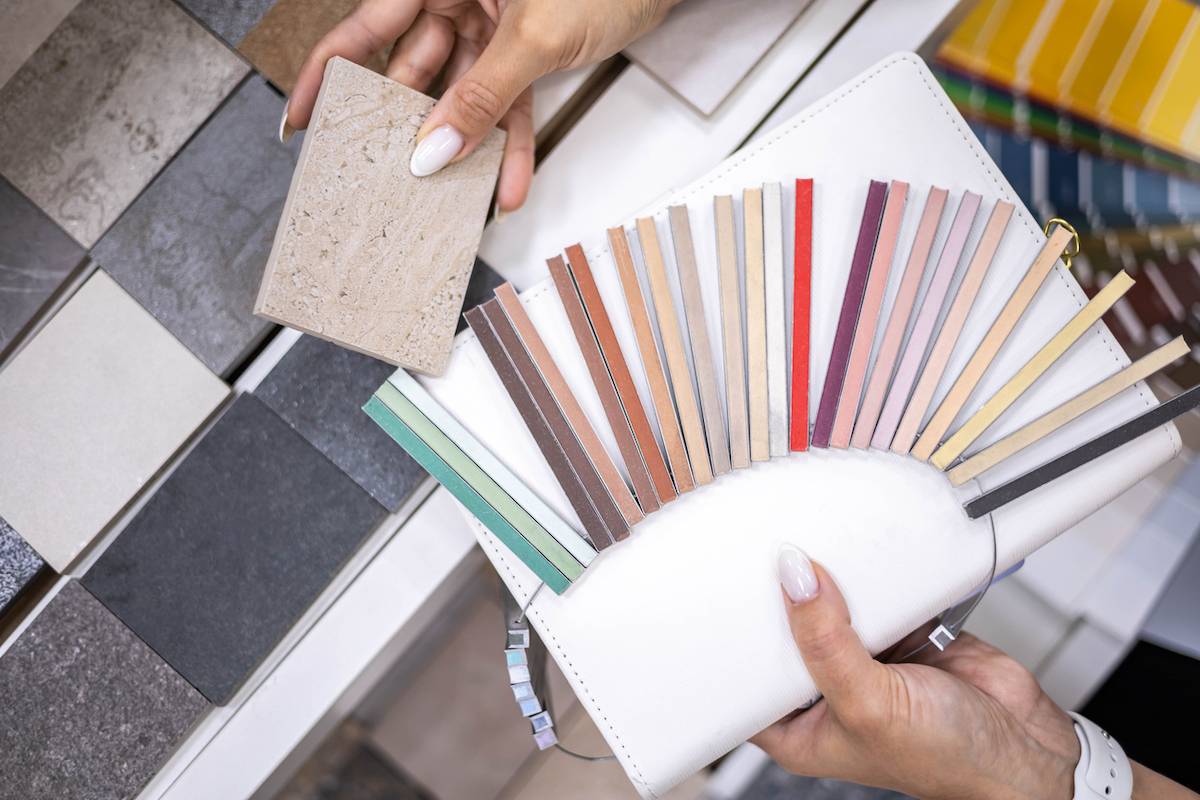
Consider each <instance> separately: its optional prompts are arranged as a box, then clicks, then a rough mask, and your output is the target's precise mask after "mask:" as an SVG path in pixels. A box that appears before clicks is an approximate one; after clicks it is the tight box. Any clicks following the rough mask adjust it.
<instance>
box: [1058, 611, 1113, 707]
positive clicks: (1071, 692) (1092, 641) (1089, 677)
mask: <svg viewBox="0 0 1200 800" xmlns="http://www.w3.org/2000/svg"><path fill="white" fill-rule="evenodd" d="M1131 645H1132V642H1124V641H1121V640H1118V639H1116V638H1114V637H1112V636H1110V635H1109V634H1107V633H1105V632H1104V631H1103V630H1101V629H1100V628H1098V627H1096V626H1095V625H1089V624H1088V623H1086V622H1081V623H1079V625H1078V626H1076V628H1075V630H1073V631H1072V632H1071V634H1070V636H1069V637H1068V638H1067V640H1066V641H1065V642H1064V643H1063V645H1062V647H1060V648H1059V649H1058V650H1057V651H1056V652H1055V653H1054V654H1053V655H1052V656H1051V657H1050V660H1049V661H1048V662H1047V663H1046V665H1045V666H1044V667H1042V668H1041V669H1040V670H1039V671H1038V673H1037V679H1038V682H1039V683H1041V685H1042V689H1044V690H1045V691H1046V694H1048V695H1050V699H1051V700H1053V701H1054V702H1056V703H1058V704H1059V705H1060V706H1062V707H1063V708H1065V709H1068V710H1074V709H1078V708H1079V707H1080V706H1082V705H1083V704H1084V703H1086V702H1087V700H1088V698H1089V697H1091V696H1092V693H1093V692H1095V691H1096V689H1097V688H1099V687H1100V684H1102V683H1104V680H1105V679H1106V678H1107V677H1108V676H1109V674H1110V673H1111V672H1112V671H1113V669H1115V668H1116V666H1117V664H1119V663H1120V662H1121V659H1122V658H1124V657H1125V653H1126V651H1127V650H1128V649H1129V647H1130V646H1131Z"/></svg>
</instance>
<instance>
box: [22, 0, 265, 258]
mask: <svg viewBox="0 0 1200 800" xmlns="http://www.w3.org/2000/svg"><path fill="white" fill-rule="evenodd" d="M246 71H247V68H246V65H245V64H244V63H243V62H242V61H241V59H239V58H238V57H237V56H236V55H234V54H233V53H231V52H230V51H229V49H228V48H226V47H225V46H224V45H223V44H221V43H220V42H219V41H217V39H216V38H215V37H213V36H212V35H211V34H210V33H208V31H206V30H204V28H202V27H201V26H200V24H199V23H198V22H196V21H195V20H193V19H192V18H190V17H189V16H188V15H187V14H185V13H184V12H183V11H182V10H181V9H180V8H179V7H177V6H176V5H175V4H174V3H172V2H170V0H82V2H80V3H79V5H77V6H76V7H75V9H74V10H73V11H72V12H71V13H70V14H68V15H67V17H66V19H64V20H63V21H62V24H61V25H59V26H58V28H57V29H56V30H55V31H54V33H53V34H51V36H50V38H49V39H47V40H46V42H45V44H43V45H42V46H41V47H40V48H39V49H38V50H37V52H35V53H34V54H33V55H32V56H31V57H30V58H29V60H28V61H26V62H25V64H24V65H23V66H22V67H21V69H20V70H18V71H17V73H16V75H14V76H13V77H12V79H11V80H10V81H9V82H8V83H7V84H6V85H5V86H4V88H3V89H0V174H2V175H4V177H6V178H8V179H9V180H10V181H12V183H13V184H14V185H15V186H16V187H17V188H18V189H20V190H21V191H22V192H24V193H25V194H26V195H27V196H28V197H29V198H30V199H32V200H33V201H34V202H35V203H37V204H38V205H39V206H41V208H42V210H43V211H45V212H46V213H47V214H49V215H50V217H51V218H52V219H53V220H54V221H55V222H57V223H58V224H59V225H61V226H62V227H63V228H64V229H65V230H66V231H67V233H69V234H71V235H72V236H73V237H75V240H76V241H78V242H80V243H81V244H83V245H84V246H85V247H91V246H92V245H93V244H95V242H96V240H97V239H99V238H100V235H101V234H103V233H104V231H105V230H106V229H107V228H108V226H109V225H111V224H112V223H113V222H114V221H115V220H116V219H117V217H118V216H120V214H121V212H122V211H124V210H125V207H126V206H128V205H129V204H130V203H131V202H133V199H134V198H135V197H137V195H138V193H139V192H140V191H141V190H142V189H143V188H145V186H146V184H147V183H149V182H150V180H151V178H153V177H154V175H155V174H156V173H157V172H158V171H159V170H160V169H162V167H163V166H164V165H165V164H166V163H167V161H168V160H170V158H171V156H173V155H174V154H175V151H177V150H178V149H179V148H180V146H181V145H183V143H184V142H185V141H187V139H188V137H189V136H191V135H192V133H193V132H194V131H195V130H196V128H198V127H199V126H200V123H202V122H204V120H205V118H206V117H207V116H208V115H209V114H210V113H211V112H212V111H213V109H215V108H216V107H217V105H218V104H219V103H220V102H221V100H222V99H224V98H225V96H226V95H227V94H229V92H230V91H232V90H233V88H234V86H236V85H237V83H238V81H239V80H241V79H242V77H243V76H244V75H245V74H246Z"/></svg>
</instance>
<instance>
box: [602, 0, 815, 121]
mask: <svg viewBox="0 0 1200 800" xmlns="http://www.w3.org/2000/svg"><path fill="white" fill-rule="evenodd" d="M809 2H811V0H688V2H686V3H680V4H679V5H677V6H675V7H674V8H673V9H671V12H670V14H668V15H667V18H666V20H664V21H663V24H662V25H660V26H659V27H658V28H656V29H654V30H652V31H650V32H649V33H647V34H646V35H645V36H643V37H641V38H640V39H638V40H636V41H634V42H633V43H632V44H631V45H629V46H628V47H626V48H625V55H627V56H629V57H630V58H631V59H633V60H634V61H636V62H637V63H638V64H639V65H641V67H642V68H643V69H645V70H646V71H647V72H649V73H650V74H651V75H653V76H654V77H656V78H658V79H659V80H660V81H662V82H663V83H664V84H666V86H667V88H668V89H670V90H671V91H673V92H675V94H677V95H679V96H680V97H681V98H683V99H684V100H685V101H686V102H688V103H689V104H691V105H692V106H693V107H694V108H695V109H696V110H697V111H699V112H700V113H701V114H704V115H705V116H707V115H709V114H711V113H713V112H714V111H716V110H717V106H719V105H720V104H721V102H722V101H724V100H725V98H726V97H728V96H729V94H730V93H731V92H732V91H733V90H734V87H736V86H737V85H738V84H739V83H740V82H741V81H742V79H743V78H745V77H746V75H747V74H748V73H749V72H750V70H752V69H753V68H754V65H755V64H757V63H758V62H759V60H760V59H762V57H763V56H764V55H766V54H767V51H768V50H770V49H771V46H772V45H773V44H775V42H776V40H778V39H779V37H780V36H782V35H783V32H784V31H786V30H787V29H788V27H789V26H790V25H791V24H792V23H793V22H795V21H796V18H797V17H799V16H800V12H802V11H803V10H804V9H805V8H807V7H808V4H809Z"/></svg>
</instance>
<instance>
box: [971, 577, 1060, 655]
mask: <svg viewBox="0 0 1200 800" xmlns="http://www.w3.org/2000/svg"><path fill="white" fill-rule="evenodd" d="M1070 626H1071V620H1070V618H1069V617H1067V616H1065V615H1064V614H1062V613H1060V612H1059V611H1058V610H1056V609H1055V608H1054V607H1053V606H1051V605H1050V604H1048V603H1046V602H1045V601H1044V600H1042V599H1041V598H1040V597H1038V596H1037V595H1036V594H1034V593H1033V592H1031V591H1029V590H1028V589H1026V588H1025V587H1024V586H1022V585H1021V584H1020V583H1018V582H1016V581H1014V580H1013V579H1012V578H1006V579H1005V580H1002V581H1000V582H999V583H996V584H994V585H993V586H992V587H991V588H990V589H988V592H987V594H986V595H984V597H983V600H981V601H980V602H979V606H978V607H977V608H976V609H975V611H974V612H973V613H972V614H971V616H970V618H969V619H968V620H967V624H966V625H965V626H964V629H965V630H967V631H968V632H970V633H973V634H975V635H976V636H978V637H979V638H980V639H983V640H984V641H985V642H987V643H988V644H990V645H992V646H994V647H998V648H1000V649H1001V650H1003V651H1004V652H1005V653H1007V654H1008V655H1010V656H1012V657H1013V658H1014V659H1016V660H1017V661H1019V662H1020V663H1021V665H1022V666H1024V667H1025V668H1026V669H1028V670H1029V671H1030V672H1034V671H1036V670H1037V668H1038V666H1039V665H1040V664H1041V663H1042V661H1043V660H1044V659H1045V658H1046V656H1047V654H1049V653H1050V652H1051V651H1052V650H1053V649H1054V647H1055V646H1056V645H1058V644H1059V642H1061V641H1062V640H1063V638H1064V637H1065V636H1066V635H1067V631H1068V630H1069V629H1070Z"/></svg>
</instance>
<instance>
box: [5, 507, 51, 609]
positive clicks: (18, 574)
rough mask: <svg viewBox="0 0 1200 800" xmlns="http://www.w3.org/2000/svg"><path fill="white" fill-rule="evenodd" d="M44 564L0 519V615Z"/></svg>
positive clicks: (26, 543) (27, 544) (10, 527)
mask: <svg viewBox="0 0 1200 800" xmlns="http://www.w3.org/2000/svg"><path fill="white" fill-rule="evenodd" d="M44 566H46V562H45V561H42V559H41V557H40V556H38V554H37V553H36V552H34V550H33V548H32V547H30V546H29V543H28V542H26V541H25V540H24V539H22V538H21V537H20V536H19V535H17V532H16V531H14V530H13V529H12V526H11V525H9V524H8V523H7V522H5V521H4V520H2V519H0V613H3V612H4V609H5V608H6V607H7V606H8V604H9V603H11V602H12V601H13V600H15V599H16V598H17V595H19V594H21V592H23V591H24V590H25V587H27V586H28V585H29V583H30V581H32V580H33V578H34V576H35V575H37V574H38V572H40V571H41V569H42V567H44Z"/></svg>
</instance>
